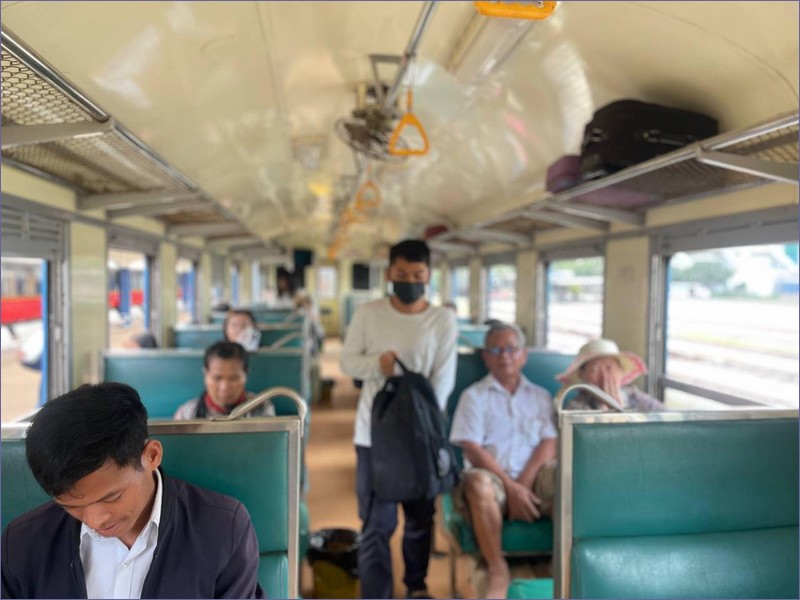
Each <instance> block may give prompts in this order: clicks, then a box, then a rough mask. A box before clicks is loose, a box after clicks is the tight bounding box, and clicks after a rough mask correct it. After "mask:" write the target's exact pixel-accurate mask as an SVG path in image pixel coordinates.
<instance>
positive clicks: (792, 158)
mask: <svg viewBox="0 0 800 600" xmlns="http://www.w3.org/2000/svg"><path fill="white" fill-rule="evenodd" d="M797 136H798V128H797V125H793V126H791V127H784V128H782V129H777V130H775V131H771V132H770V133H765V134H763V135H760V136H758V137H755V138H752V139H750V140H746V141H744V142H739V143H738V144H733V145H730V146H720V147H719V148H717V149H719V150H722V151H723V152H730V153H731V154H740V155H743V156H752V157H753V158H760V159H762V160H770V161H773V162H779V163H786V164H793V163H797V162H798V160H800V153H798V137H797Z"/></svg>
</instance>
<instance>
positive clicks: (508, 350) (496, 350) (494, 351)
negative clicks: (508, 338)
mask: <svg viewBox="0 0 800 600" xmlns="http://www.w3.org/2000/svg"><path fill="white" fill-rule="evenodd" d="M485 350H486V352H488V353H489V354H491V355H492V356H500V355H502V354H508V355H509V356H514V355H515V354H517V353H518V352H519V351H520V350H522V348H520V347H519V346H506V347H505V348H500V347H499V346H491V347H489V348H486V349H485Z"/></svg>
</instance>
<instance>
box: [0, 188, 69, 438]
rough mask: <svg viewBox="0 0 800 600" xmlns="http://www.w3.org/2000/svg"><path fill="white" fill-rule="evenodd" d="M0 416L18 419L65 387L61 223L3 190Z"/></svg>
mask: <svg viewBox="0 0 800 600" xmlns="http://www.w3.org/2000/svg"><path fill="white" fill-rule="evenodd" d="M0 213H2V214H1V215H0V228H2V240H3V249H2V250H3V251H2V259H0V274H2V290H1V291H2V294H0V304H1V306H0V321H2V326H1V327H0V350H1V352H2V377H0V384H1V386H2V390H0V397H2V403H0V420H2V421H3V422H8V421H13V420H19V419H22V418H25V417H26V416H28V415H30V414H31V413H32V412H33V411H34V410H36V408H37V407H38V406H40V405H41V404H43V403H44V402H46V401H47V399H48V398H51V397H53V396H55V395H58V394H62V393H64V392H65V391H67V389H68V385H69V383H68V381H69V376H68V373H67V368H68V358H67V348H66V343H65V335H64V331H65V324H66V318H67V315H66V314H65V307H66V304H67V303H66V301H65V296H66V283H65V279H64V275H65V268H64V267H65V264H64V255H65V251H64V248H65V242H66V235H67V233H66V231H65V228H64V223H63V221H61V220H60V219H59V218H58V217H56V216H53V215H51V214H50V213H49V212H48V211H47V210H42V211H41V212H40V210H39V207H37V209H35V210H34V209H29V208H28V207H27V206H26V203H25V201H22V200H19V199H18V198H15V197H13V196H10V195H6V194H3V199H2V203H0Z"/></svg>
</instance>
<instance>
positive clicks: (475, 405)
mask: <svg viewBox="0 0 800 600" xmlns="http://www.w3.org/2000/svg"><path fill="white" fill-rule="evenodd" d="M527 358H528V351H527V349H526V347H525V335H524V334H523V333H522V331H521V330H520V329H519V327H517V326H516V325H513V324H509V323H501V322H495V323H494V324H493V325H491V327H490V328H489V331H488V332H487V333H486V340H485V348H484V350H483V360H484V362H485V363H486V366H487V368H488V369H489V374H488V375H487V376H486V377H484V378H483V379H481V380H480V381H478V382H477V383H475V384H473V385H471V386H470V387H468V388H467V389H466V390H464V392H463V393H462V394H461V398H460V399H459V402H458V408H457V409H456V412H455V415H454V416H453V427H452V430H451V433H450V441H451V442H452V443H454V444H456V445H458V446H461V448H462V449H463V451H464V458H465V461H464V462H465V470H464V473H463V476H462V480H461V484H460V485H459V488H458V489H457V490H456V493H455V495H454V501H455V503H456V506H458V508H459V510H461V511H462V512H464V513H465V514H466V516H467V518H468V519H469V521H470V523H471V525H472V528H473V530H474V532H475V538H476V540H477V542H478V547H479V549H480V551H481V554H482V555H483V557H484V559H485V560H486V563H487V571H488V573H487V574H488V586H487V590H486V597H487V598H505V597H506V594H507V591H508V585H509V582H510V574H509V569H508V565H507V564H506V561H505V559H504V558H503V554H502V541H501V529H502V524H503V516H504V515H506V516H507V517H508V518H509V519H512V520H519V521H528V522H531V521H535V520H536V519H539V518H540V517H542V516H549V515H550V514H551V513H552V506H553V496H554V495H555V468H556V462H555V457H556V436H557V430H556V422H555V415H554V411H553V403H552V399H551V396H550V393H549V392H548V391H547V390H545V389H544V388H542V387H540V386H538V385H536V384H534V383H531V382H530V381H529V380H528V379H527V378H526V377H525V376H524V375H523V374H522V367H523V365H525V362H526V360H527Z"/></svg>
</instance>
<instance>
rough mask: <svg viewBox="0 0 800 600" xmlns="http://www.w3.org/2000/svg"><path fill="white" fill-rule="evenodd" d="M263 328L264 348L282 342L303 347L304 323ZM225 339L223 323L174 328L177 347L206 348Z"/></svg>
mask: <svg viewBox="0 0 800 600" xmlns="http://www.w3.org/2000/svg"><path fill="white" fill-rule="evenodd" d="M259 329H260V330H261V342H260V343H259V346H261V347H262V348H269V347H273V346H274V345H275V344H280V347H283V348H303V347H304V346H305V339H304V337H303V324H302V323H301V322H297V323H286V324H283V323H270V324H265V325H259ZM222 339H223V335H222V325H221V324H214V325H181V326H178V327H175V329H173V330H172V340H173V346H174V347H175V348H196V349H201V350H205V349H206V348H208V347H209V346H210V345H211V344H214V343H216V342H220V341H222Z"/></svg>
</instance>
